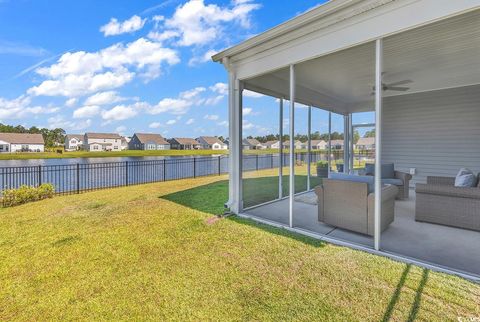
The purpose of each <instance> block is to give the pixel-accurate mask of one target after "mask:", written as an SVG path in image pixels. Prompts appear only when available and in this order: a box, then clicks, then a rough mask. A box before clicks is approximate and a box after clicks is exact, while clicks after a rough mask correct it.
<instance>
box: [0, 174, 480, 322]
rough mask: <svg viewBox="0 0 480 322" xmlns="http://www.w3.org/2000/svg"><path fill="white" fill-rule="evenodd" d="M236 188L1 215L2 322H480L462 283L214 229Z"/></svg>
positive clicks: (89, 196) (223, 222)
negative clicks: (460, 319) (461, 320)
mask: <svg viewBox="0 0 480 322" xmlns="http://www.w3.org/2000/svg"><path fill="white" fill-rule="evenodd" d="M227 186H228V184H227V181H226V176H221V177H209V178H200V179H195V180H181V181H175V182H165V183H158V184H149V185H142V186H132V187H125V188H118V189H111V190H103V191H95V192H90V193H85V194H80V195H72V196H63V197H55V198H53V199H50V200H44V201H40V202H37V203H34V204H28V205H23V206H19V207H16V208H10V209H0V263H1V265H0V320H2V321H3V320H28V321H32V320H35V321H45V320H162V321H164V320H172V321H173V320H175V321H208V320H211V321H240V320H248V321H251V320H255V321H264V320H266V321H293V320H301V321H322V320H323V321H325V320H330V321H359V320H362V321H382V320H383V321H387V320H392V321H406V320H410V321H413V320H419V321H445V320H451V321H457V317H464V318H472V319H473V318H474V317H477V318H478V316H480V286H479V285H477V284H473V283H470V282H468V281H466V280H463V279H461V278H458V277H454V276H449V275H445V274H440V273H435V272H432V271H428V270H425V269H422V268H419V267H416V266H410V265H406V264H402V263H398V262H395V261H392V260H389V259H386V258H383V257H379V256H374V255H370V254H367V253H363V252H360V251H354V250H352V249H348V248H343V247H338V246H333V245H330V244H326V243H322V242H319V241H316V240H314V239H310V238H307V237H303V236H299V235H296V234H292V233H288V232H286V231H284V230H280V229H276V228H272V227H268V226H265V225H259V224H255V223H254V222H252V221H249V220H244V219H240V218H237V217H230V218H228V219H217V218H216V217H215V216H213V215H214V214H218V213H221V212H222V211H223V203H224V201H225V200H226V199H227ZM472 321H473V320H472Z"/></svg>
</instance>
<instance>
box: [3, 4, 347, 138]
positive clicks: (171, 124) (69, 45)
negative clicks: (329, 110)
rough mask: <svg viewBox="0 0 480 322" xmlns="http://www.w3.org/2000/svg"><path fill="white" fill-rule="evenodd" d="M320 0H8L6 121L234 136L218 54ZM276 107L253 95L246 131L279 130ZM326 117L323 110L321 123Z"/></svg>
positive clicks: (317, 123)
mask: <svg viewBox="0 0 480 322" xmlns="http://www.w3.org/2000/svg"><path fill="white" fill-rule="evenodd" d="M320 3H321V2H319V1H309V0H304V1H282V3H281V5H279V2H278V1H256V0H232V1H209V0H205V1H202V0H189V1H188V0H181V1H180V0H167V1H158V0H157V1H153V0H142V1H132V0H115V1H107V0H102V1H98V0H97V1H92V0H83V1H64V0H0V71H1V72H0V84H1V86H0V122H2V123H7V124H22V125H24V126H28V127H29V126H33V125H35V126H40V127H49V128H52V127H62V128H64V129H65V130H66V131H67V132H69V133H73V132H78V133H83V132H85V131H100V132H111V131H115V132H120V133H122V134H125V135H131V134H132V133H133V132H154V133H161V134H163V135H165V136H167V137H171V136H190V137H197V136H199V135H223V136H226V135H227V129H228V128H227V123H226V120H227V97H226V92H225V91H226V87H225V86H226V79H227V75H226V72H225V70H224V68H223V67H222V66H221V65H219V64H216V63H213V62H211V60H210V59H209V57H210V56H211V54H212V53H214V52H216V51H219V50H221V49H223V48H226V47H229V46H231V45H234V44H236V43H238V42H241V41H242V40H244V39H247V38H249V37H251V36H252V35H255V34H258V33H260V32H262V31H265V30H267V29H269V28H271V27H273V26H275V25H277V24H279V23H281V22H283V21H285V20H287V19H290V18H292V17H294V16H296V15H298V14H299V13H301V12H304V11H306V10H308V9H310V8H312V7H314V6H316V5H318V4H320ZM276 107H277V103H276V102H275V100H274V99H272V98H268V97H257V96H256V95H252V94H248V93H247V97H246V98H245V110H244V111H245V114H246V115H245V124H244V133H245V134H246V135H263V134H268V133H277V132H278V131H277V129H278V124H277V123H278V121H277V119H276V118H272V117H271V116H272V115H274V113H272V111H277V110H278V109H277V108H276ZM277 115H278V114H277ZM298 115H299V117H298V119H297V122H298V123H297V122H296V124H298V126H297V128H298V132H305V131H306V124H305V120H304V117H305V115H306V113H304V112H302V111H301V110H299V112H298ZM339 121H340V120H339V119H338V120H337V119H336V120H335V129H336V130H341V124H342V123H341V122H339ZM287 122H288V121H287ZM326 124H327V118H326V113H321V112H319V111H315V112H314V125H313V129H314V130H317V129H318V130H320V131H322V132H323V131H326Z"/></svg>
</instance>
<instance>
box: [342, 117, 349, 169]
mask: <svg viewBox="0 0 480 322" xmlns="http://www.w3.org/2000/svg"><path fill="white" fill-rule="evenodd" d="M348 124H349V122H348V115H344V116H343V172H344V173H349V172H350V170H349V165H350V157H349V153H348V152H349V146H350V143H349V136H350V131H349V130H348Z"/></svg>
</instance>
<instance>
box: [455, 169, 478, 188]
mask: <svg viewBox="0 0 480 322" xmlns="http://www.w3.org/2000/svg"><path fill="white" fill-rule="evenodd" d="M476 185H477V176H475V175H474V174H473V172H472V171H471V170H469V169H466V168H462V169H460V171H459V172H458V174H457V176H456V177H455V187H462V188H468V187H475V186H476Z"/></svg>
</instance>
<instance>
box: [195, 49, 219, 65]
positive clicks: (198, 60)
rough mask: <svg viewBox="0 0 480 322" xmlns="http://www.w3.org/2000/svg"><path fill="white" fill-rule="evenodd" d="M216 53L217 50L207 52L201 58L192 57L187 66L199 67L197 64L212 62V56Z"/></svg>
mask: <svg viewBox="0 0 480 322" xmlns="http://www.w3.org/2000/svg"><path fill="white" fill-rule="evenodd" d="M217 52H218V51H217V50H209V51H207V52H206V53H205V54H203V55H201V56H195V57H192V58H191V59H190V60H189V61H188V65H189V66H196V65H199V64H203V63H207V62H210V61H212V56H213V55H215V54H216V53H217Z"/></svg>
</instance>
